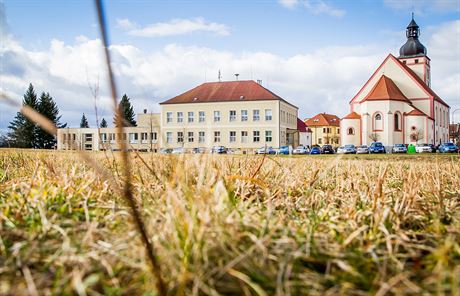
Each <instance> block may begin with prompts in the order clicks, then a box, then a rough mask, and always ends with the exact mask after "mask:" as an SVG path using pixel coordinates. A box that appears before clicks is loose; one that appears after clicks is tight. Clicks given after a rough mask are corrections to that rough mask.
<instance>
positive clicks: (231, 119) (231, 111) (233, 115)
mask: <svg viewBox="0 0 460 296" xmlns="http://www.w3.org/2000/svg"><path fill="white" fill-rule="evenodd" d="M235 120H236V110H230V117H229V121H235Z"/></svg>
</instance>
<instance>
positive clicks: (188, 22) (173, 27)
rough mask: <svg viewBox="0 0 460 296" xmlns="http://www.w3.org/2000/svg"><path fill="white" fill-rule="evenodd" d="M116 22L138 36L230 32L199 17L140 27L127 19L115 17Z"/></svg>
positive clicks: (220, 25)
mask: <svg viewBox="0 0 460 296" xmlns="http://www.w3.org/2000/svg"><path fill="white" fill-rule="evenodd" d="M117 24H118V26H119V27H120V28H122V29H124V30H126V31H127V32H128V34H129V35H132V36H138V37H164V36H174V35H184V34H190V33H195V32H210V33H214V34H216V35H220V36H226V35H229V34H230V30H229V28H228V27H227V26H226V25H224V24H219V23H214V22H208V21H206V20H205V19H203V18H200V17H199V18H195V19H173V20H171V21H169V22H166V23H165V22H163V23H155V24H150V25H147V26H145V27H140V26H139V25H137V24H136V23H134V22H131V21H130V20H128V19H117Z"/></svg>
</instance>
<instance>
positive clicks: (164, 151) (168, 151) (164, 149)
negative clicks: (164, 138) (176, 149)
mask: <svg viewBox="0 0 460 296" xmlns="http://www.w3.org/2000/svg"><path fill="white" fill-rule="evenodd" d="M171 152H172V149H171V148H163V149H160V154H171Z"/></svg>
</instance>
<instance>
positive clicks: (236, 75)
mask: <svg viewBox="0 0 460 296" xmlns="http://www.w3.org/2000/svg"><path fill="white" fill-rule="evenodd" d="M238 76H240V74H238V73H236V74H235V78H236V81H238Z"/></svg>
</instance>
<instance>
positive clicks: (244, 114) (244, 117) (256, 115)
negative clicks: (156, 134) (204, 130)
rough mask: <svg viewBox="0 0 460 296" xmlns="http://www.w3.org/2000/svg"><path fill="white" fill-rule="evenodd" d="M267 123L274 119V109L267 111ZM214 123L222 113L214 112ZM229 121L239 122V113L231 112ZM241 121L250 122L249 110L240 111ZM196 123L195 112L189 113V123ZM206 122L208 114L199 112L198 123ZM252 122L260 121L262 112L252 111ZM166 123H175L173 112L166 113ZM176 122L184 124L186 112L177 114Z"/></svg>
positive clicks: (218, 120)
mask: <svg viewBox="0 0 460 296" xmlns="http://www.w3.org/2000/svg"><path fill="white" fill-rule="evenodd" d="M264 111H265V114H264V115H265V121H271V120H272V119H273V111H272V109H265V110H264ZM213 115H214V122H220V121H221V112H220V111H214V114H213ZM228 120H229V121H230V122H233V121H236V120H237V112H236V110H230V111H229V114H228ZM240 120H241V121H248V120H249V115H248V110H241V111H240ZM194 121H195V112H193V111H189V112H187V122H188V123H192V122H194ZM205 121H206V113H205V111H198V122H205ZM252 121H260V110H257V109H255V110H252ZM166 122H167V123H172V122H173V112H166ZM176 122H177V123H182V122H184V112H176Z"/></svg>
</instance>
